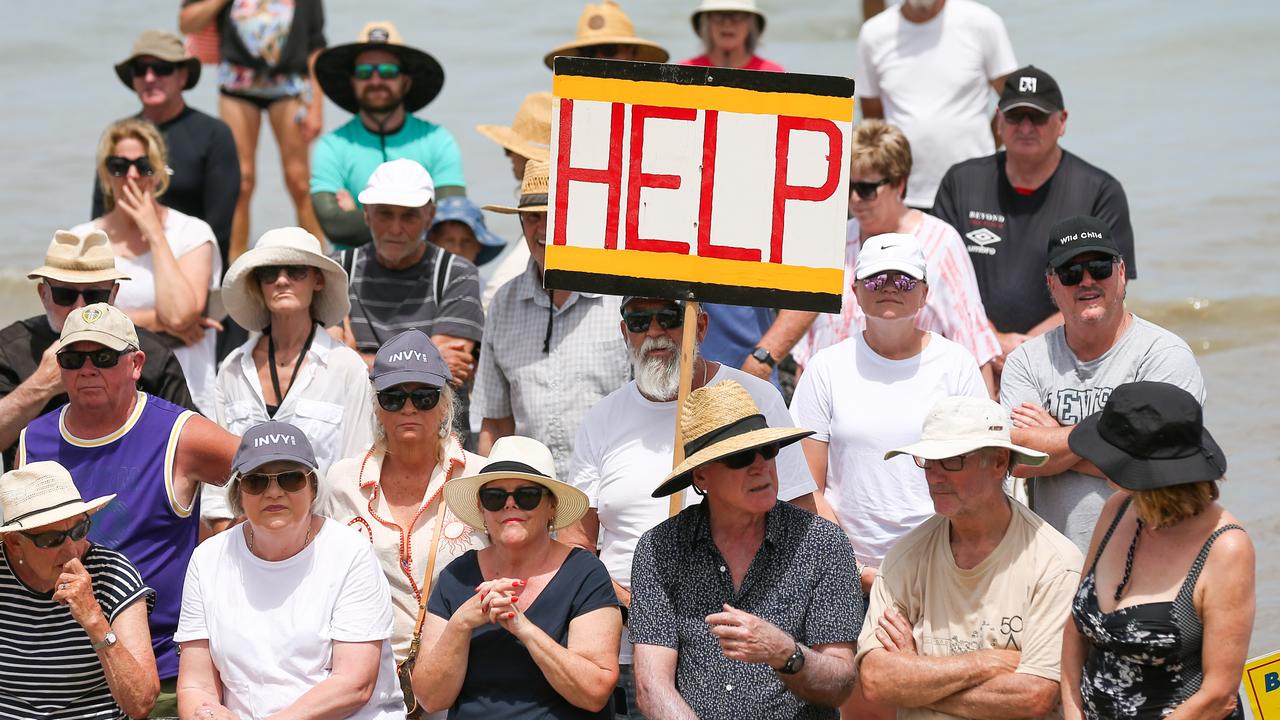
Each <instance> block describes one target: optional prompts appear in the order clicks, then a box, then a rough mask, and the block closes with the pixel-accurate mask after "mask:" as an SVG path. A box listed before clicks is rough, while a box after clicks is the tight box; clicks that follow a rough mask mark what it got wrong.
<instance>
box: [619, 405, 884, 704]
mask: <svg viewBox="0 0 1280 720" xmlns="http://www.w3.org/2000/svg"><path fill="white" fill-rule="evenodd" d="M680 425H681V432H682V437H683V438H684V439H685V445H684V450H685V456H686V458H685V460H684V462H682V463H681V464H680V465H678V466H676V468H675V469H674V470H672V471H671V474H670V475H668V476H667V478H666V480H664V481H663V483H662V484H661V485H659V486H658V489H656V490H654V491H653V496H654V497H664V496H667V495H670V494H672V493H674V492H677V491H679V490H682V489H684V488H686V487H689V486H690V485H692V486H693V488H694V491H695V492H697V493H698V494H699V495H702V496H703V500H702V502H701V503H700V504H698V505H695V506H692V507H689V508H686V509H685V510H684V511H683V512H681V513H680V514H679V515H676V516H675V517H673V518H671V519H669V520H667V521H665V522H663V523H661V524H659V525H658V526H657V527H655V528H653V529H652V530H650V531H649V532H646V533H645V534H644V536H643V537H641V538H640V544H639V545H638V546H637V547H636V552H635V558H634V560H633V563H632V570H631V592H632V595H631V621H630V632H631V639H632V641H633V642H634V643H635V656H634V671H635V676H636V685H637V693H638V698H639V704H640V709H641V711H642V712H643V713H644V714H645V716H646V717H649V718H655V719H656V718H695V717H696V718H702V719H703V720H707V719H716V718H723V719H725V720H730V719H736V718H746V717H761V718H775V719H778V720H781V719H790V718H796V719H800V718H804V719H810V718H822V719H828V718H829V719H831V720H834V719H835V718H837V717H839V712H838V711H837V710H836V708H837V707H838V706H839V705H840V703H841V702H843V701H844V700H845V699H846V698H847V697H848V696H849V693H850V692H851V691H852V689H853V683H854V664H853V657H854V642H855V640H856V639H857V635H858V631H857V624H856V622H855V621H854V619H856V618H859V617H862V593H861V592H860V591H859V589H858V587H857V582H856V580H855V579H854V577H855V575H854V559H853V549H852V548H851V547H850V546H849V541H848V539H846V538H845V535H844V532H843V531H841V530H840V528H839V527H838V526H836V525H835V524H834V523H832V522H830V521H827V520H824V519H822V518H820V517H818V516H816V515H813V514H811V513H808V512H805V511H804V510H800V509H798V508H796V507H795V506H793V505H791V504H789V503H784V502H779V501H778V474H777V471H776V469H775V468H774V462H773V459H774V458H775V457H776V456H777V454H778V450H779V449H780V448H782V447H783V446H785V445H789V444H791V443H794V442H796V441H798V440H800V439H801V438H803V437H805V436H808V435H811V434H812V431H811V430H805V429H803V428H795V427H769V426H768V424H767V422H766V421H765V417H764V415H763V414H762V413H761V412H760V409H759V408H758V407H757V406H756V404H755V402H754V400H752V397H751V394H750V393H748V392H747V390H746V388H744V387H743V386H741V385H739V384H738V383H736V382H733V381H726V382H722V383H718V384H716V385H711V386H708V387H703V388H699V389H697V390H694V391H693V392H692V393H690V394H689V398H688V400H687V401H686V403H685V405H684V408H683V409H682V412H681V417H680Z"/></svg>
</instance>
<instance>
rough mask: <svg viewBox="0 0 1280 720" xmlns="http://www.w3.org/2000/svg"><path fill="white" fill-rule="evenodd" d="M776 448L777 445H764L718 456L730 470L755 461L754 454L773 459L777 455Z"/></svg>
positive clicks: (739, 468)
mask: <svg viewBox="0 0 1280 720" xmlns="http://www.w3.org/2000/svg"><path fill="white" fill-rule="evenodd" d="M778 449H779V448H778V446H777V445H764V446H762V447H758V448H751V449H750V450H742V451H740V452H736V453H734V454H732V455H726V456H724V457H722V458H720V460H719V462H720V464H721V465H724V466H725V467H727V468H729V469H730V470H741V469H743V468H745V467H750V466H751V463H753V462H755V461H756V455H759V456H760V457H762V458H764V459H765V460H772V459H774V458H775V457H777V456H778Z"/></svg>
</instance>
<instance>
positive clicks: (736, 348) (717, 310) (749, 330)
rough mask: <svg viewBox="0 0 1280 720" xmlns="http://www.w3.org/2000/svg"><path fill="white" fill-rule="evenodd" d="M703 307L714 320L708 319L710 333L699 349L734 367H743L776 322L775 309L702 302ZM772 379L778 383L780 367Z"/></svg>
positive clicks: (704, 354)
mask: <svg viewBox="0 0 1280 720" xmlns="http://www.w3.org/2000/svg"><path fill="white" fill-rule="evenodd" d="M702 309H703V310H704V311H706V313H707V315H708V316H709V317H710V319H711V321H710V322H709V323H707V336H706V337H705V338H703V339H702V343H701V344H700V345H699V346H698V353H699V354H700V355H702V357H704V358H706V359H708V360H711V361H714V362H718V363H720V364H722V365H728V366H729V367H731V368H740V367H742V363H744V362H746V361H747V356H748V355H750V354H751V351H752V350H755V349H756V346H757V345H759V344H760V338H762V337H764V334H765V333H766V332H768V331H769V327H770V326H772V325H773V311H771V310H770V309H769V308H762V307H748V306H745V305H721V304H719V303H703V304H702ZM770 379H771V380H772V381H773V384H774V385H777V384H778V370H777V368H774V370H773V373H772V375H771V376H770Z"/></svg>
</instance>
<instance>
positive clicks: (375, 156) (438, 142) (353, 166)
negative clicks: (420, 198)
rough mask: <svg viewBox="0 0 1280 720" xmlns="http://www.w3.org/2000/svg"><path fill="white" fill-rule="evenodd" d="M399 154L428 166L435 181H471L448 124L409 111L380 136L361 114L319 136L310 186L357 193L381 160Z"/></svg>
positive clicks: (461, 183)
mask: <svg viewBox="0 0 1280 720" xmlns="http://www.w3.org/2000/svg"><path fill="white" fill-rule="evenodd" d="M400 158H409V159H410V160H415V161H417V162H418V163H419V164H421V165H422V166H423V167H425V168H426V169H427V172H429V173H431V179H432V180H433V181H434V182H435V186H436V187H445V186H449V185H456V186H459V187H462V186H465V185H466V181H465V180H464V179H463V177H462V153H461V152H460V151H459V150H458V142H457V141H456V140H454V139H453V135H452V134H451V133H450V132H449V131H448V130H446V129H444V128H443V127H441V126H440V125H436V124H435V123H430V122H427V121H426V120H419V119H418V118H416V117H414V116H412V115H409V116H407V117H406V118H405V122H404V126H403V127H401V128H400V130H398V131H397V132H395V133H392V134H390V135H385V136H379V135H377V134H375V133H372V132H369V130H368V128H366V127H365V126H364V123H362V122H360V116H358V115H357V116H356V117H353V118H351V120H350V121H349V122H348V123H347V124H345V125H343V126H342V127H340V128H338V129H337V130H334V131H333V132H331V133H329V134H328V135H325V136H324V137H322V138H320V140H319V141H317V142H316V147H315V151H314V152H313V153H312V154H311V192H312V194H314V193H322V192H331V193H336V192H338V191H339V190H346V191H347V192H349V193H351V196H352V197H353V198H354V197H355V196H357V195H359V194H360V191H361V190H364V186H365V184H366V183H367V182H368V181H369V176H370V175H372V174H373V171H374V170H375V169H377V167H378V166H379V165H381V164H382V163H384V162H386V161H388V160H399V159H400Z"/></svg>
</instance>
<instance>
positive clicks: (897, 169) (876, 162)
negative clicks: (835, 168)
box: [849, 119, 911, 197]
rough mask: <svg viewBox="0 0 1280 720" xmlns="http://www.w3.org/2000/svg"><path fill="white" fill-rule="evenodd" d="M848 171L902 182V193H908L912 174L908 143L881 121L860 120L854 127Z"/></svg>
mask: <svg viewBox="0 0 1280 720" xmlns="http://www.w3.org/2000/svg"><path fill="white" fill-rule="evenodd" d="M850 146H851V149H852V153H851V157H850V159H849V169H850V170H851V171H852V172H858V171H864V172H869V173H879V174H880V175H883V176H884V179H885V180H888V181H889V182H890V183H891V184H894V185H896V184H898V183H899V182H901V183H902V194H903V196H904V197H905V196H906V193H907V178H908V177H909V176H910V175H911V143H910V142H909V141H908V140H907V136H906V135H905V134H904V133H903V132H902V130H900V129H898V126H896V125H890V124H889V123H887V122H885V121H883V120H876V119H871V120H863V121H862V122H861V123H859V124H858V125H857V126H856V127H854V128H853V139H852V140H851V141H850Z"/></svg>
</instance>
